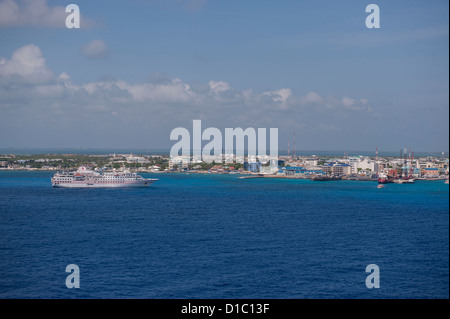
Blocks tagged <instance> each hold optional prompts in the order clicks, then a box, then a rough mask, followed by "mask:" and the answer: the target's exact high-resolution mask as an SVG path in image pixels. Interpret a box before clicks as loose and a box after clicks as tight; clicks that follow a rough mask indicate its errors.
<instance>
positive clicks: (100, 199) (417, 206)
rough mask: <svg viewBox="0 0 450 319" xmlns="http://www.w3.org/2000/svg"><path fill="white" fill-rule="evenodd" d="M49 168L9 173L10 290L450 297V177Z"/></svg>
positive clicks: (5, 228)
mask: <svg viewBox="0 0 450 319" xmlns="http://www.w3.org/2000/svg"><path fill="white" fill-rule="evenodd" d="M51 176H52V173H50V172H0V298H286V299H290V298H448V297H449V211H448V209H449V189H448V185H445V184H444V182H443V181H436V182H424V181H419V182H416V184H411V185H396V184H389V185H386V187H385V188H383V189H378V188H377V187H376V185H377V184H376V183H373V182H356V181H339V182H311V181H309V180H286V179H238V178H237V176H235V175H194V174H190V175H183V174H156V175H151V174H146V175H145V176H146V177H155V176H156V177H157V178H160V180H159V181H158V182H156V183H155V184H153V185H152V186H151V187H150V188H146V189H53V188H52V187H51V185H50V177H51ZM68 264H77V265H78V266H79V268H80V284H81V288H80V289H68V288H66V286H65V280H66V276H67V275H68V273H66V272H65V268H66V266H67V265H68ZM368 264H377V265H378V266H379V268H380V288H379V289H368V288H367V287H366V285H365V279H366V276H367V275H368V274H366V273H365V268H366V266H367V265H368Z"/></svg>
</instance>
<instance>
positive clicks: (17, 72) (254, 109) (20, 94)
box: [0, 44, 375, 138]
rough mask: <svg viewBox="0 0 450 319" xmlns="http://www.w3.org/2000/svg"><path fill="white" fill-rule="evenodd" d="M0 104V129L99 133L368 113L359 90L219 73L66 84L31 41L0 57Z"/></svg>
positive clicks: (296, 123)
mask: <svg viewBox="0 0 450 319" xmlns="http://www.w3.org/2000/svg"><path fill="white" fill-rule="evenodd" d="M309 105H311V106H314V107H307V106H309ZM244 106H245V107H244ZM0 109H2V116H1V117H0V128H1V127H2V126H3V127H6V126H5V125H9V126H10V127H13V126H14V125H13V124H10V123H9V122H8V120H7V118H14V123H17V124H16V125H20V123H23V125H31V124H30V123H37V124H36V126H39V127H41V130H44V131H43V133H45V132H47V131H45V130H47V127H49V126H51V127H52V129H53V130H56V131H58V130H61V131H64V132H66V133H67V134H69V135H70V134H74V133H70V127H71V126H72V125H73V123H83V127H84V128H85V129H86V132H91V134H94V135H95V134H104V135H105V136H106V137H109V136H110V135H111V134H113V135H114V134H116V133H115V132H116V128H117V125H121V126H122V127H127V130H126V131H127V132H129V133H127V134H131V133H132V132H135V133H136V134H141V133H142V132H143V131H147V130H149V129H151V130H152V133H153V134H162V133H160V132H163V131H164V130H166V129H167V127H171V126H173V125H186V123H189V122H190V121H192V120H193V119H196V118H201V119H202V120H205V121H208V123H210V124H209V125H213V126H216V127H219V126H220V125H226V126H225V127H237V126H241V127H251V126H253V127H268V126H269V125H270V127H285V126H286V125H289V126H290V127H297V128H301V127H303V126H305V127H308V126H309V127H310V126H311V125H313V124H310V123H315V124H317V123H325V124H327V126H321V127H320V129H321V130H322V131H336V130H338V128H339V127H341V126H343V125H344V124H342V125H341V123H336V121H338V120H339V121H347V120H348V121H350V119H352V118H355V117H356V118H363V117H364V118H366V116H367V115H366V114H370V116H374V115H375V112H373V111H372V109H371V107H370V104H369V102H368V101H367V100H365V99H361V98H359V97H358V98H357V99H356V98H351V97H347V96H345V97H343V98H333V97H328V98H323V97H321V96H320V95H319V94H317V93H315V92H309V93H307V94H306V95H303V96H297V97H296V96H295V95H294V94H293V92H292V91H291V89H290V88H281V89H276V90H267V91H265V92H262V93H261V92H256V91H255V90H253V89H246V90H239V89H236V88H233V87H232V86H231V85H230V84H229V83H227V82H225V81H220V80H219V81H213V80H211V81H208V82H207V83H203V84H190V83H187V82H185V81H183V80H182V79H177V78H175V79H171V78H169V77H164V80H163V81H152V80H150V81H149V82H145V83H142V82H138V83H130V82H127V81H124V80H120V79H119V80H118V79H114V78H111V79H109V80H103V81H94V82H86V83H72V79H71V77H70V75H69V74H67V73H65V72H60V74H59V75H58V76H55V75H54V73H53V72H52V71H51V70H50V69H49V68H48V67H47V65H46V61H45V59H44V57H43V54H42V52H41V50H40V49H39V47H37V46H36V45H33V44H29V45H26V46H23V47H21V48H19V49H17V50H16V51H14V52H13V54H12V56H11V58H1V57H0ZM355 110H356V111H357V112H355ZM364 111H366V112H367V113H364ZM358 114H359V115H358ZM27 123H28V124H27ZM289 123H291V124H289ZM325 124H324V125H325ZM33 125H34V124H33ZM317 125H318V124H317ZM73 129H74V130H75V129H77V128H75V127H73ZM305 129H306V128H305ZM103 132H104V133H103ZM164 132H165V131H164ZM49 134H50V133H49ZM86 134H87V133H86ZM47 137H49V138H50V137H51V136H50V135H48V136H47ZM124 138H125V137H124Z"/></svg>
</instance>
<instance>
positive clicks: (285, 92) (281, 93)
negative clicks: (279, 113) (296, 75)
mask: <svg viewBox="0 0 450 319" xmlns="http://www.w3.org/2000/svg"><path fill="white" fill-rule="evenodd" d="M262 95H267V96H270V97H271V98H272V100H273V101H274V102H277V103H279V108H280V109H282V110H286V109H287V104H286V100H287V99H288V98H289V97H290V96H291V95H292V92H291V90H290V89H279V90H278V91H268V92H264V93H263V94H262Z"/></svg>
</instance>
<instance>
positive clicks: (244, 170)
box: [0, 152, 449, 180]
mask: <svg viewBox="0 0 450 319" xmlns="http://www.w3.org/2000/svg"><path fill="white" fill-rule="evenodd" d="M225 159H226V155H224V156H223V158H222V161H218V162H214V161H213V162H212V163H207V162H205V161H192V157H191V158H188V159H187V158H185V157H184V158H183V157H181V156H180V157H170V156H169V155H133V154H107V155H92V154H89V155H88V154H45V155H43V154H41V155H14V154H4V155H0V170H31V171H33V170H44V171H68V170H76V169H77V168H78V167H79V166H82V165H83V166H88V167H91V168H92V169H95V170H123V169H128V170H131V171H135V172H148V173H176V172H189V173H205V174H211V173H212V174H244V175H248V176H249V177H252V176H254V177H280V178H309V179H314V178H320V177H330V176H331V177H338V178H339V179H348V180H377V179H378V178H379V177H380V176H387V177H392V178H398V177H408V178H412V179H429V180H435V179H448V175H449V171H448V164H449V159H448V158H444V157H432V156H426V157H419V158H413V156H411V154H409V155H408V154H406V152H405V155H403V154H401V155H400V156H397V157H379V156H378V155H375V156H347V155H344V156H342V157H335V156H316V155H309V156H295V155H291V156H279V157H278V158H277V159H276V160H269V161H267V164H262V163H261V162H259V161H257V160H256V159H254V158H249V157H248V156H246V157H245V161H244V162H243V163H236V162H232V163H226V162H230V161H229V160H228V161H225Z"/></svg>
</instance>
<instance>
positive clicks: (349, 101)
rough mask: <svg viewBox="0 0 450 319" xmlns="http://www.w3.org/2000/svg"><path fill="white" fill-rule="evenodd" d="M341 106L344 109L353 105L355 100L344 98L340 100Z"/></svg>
mask: <svg viewBox="0 0 450 319" xmlns="http://www.w3.org/2000/svg"><path fill="white" fill-rule="evenodd" d="M341 103H342V105H344V106H346V107H350V106H353V105H354V104H355V100H354V99H351V98H348V97H346V96H344V97H343V98H342V100H341Z"/></svg>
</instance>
